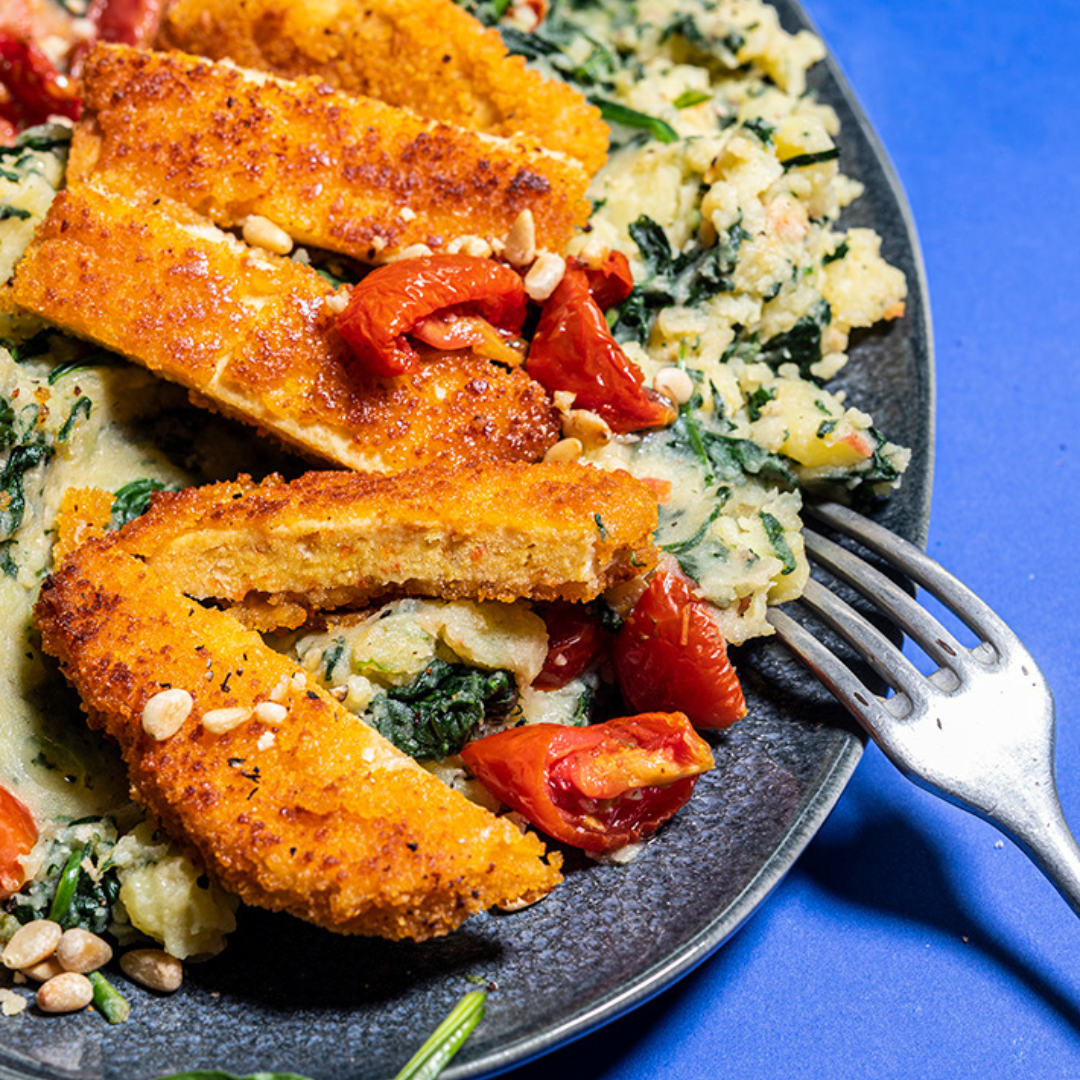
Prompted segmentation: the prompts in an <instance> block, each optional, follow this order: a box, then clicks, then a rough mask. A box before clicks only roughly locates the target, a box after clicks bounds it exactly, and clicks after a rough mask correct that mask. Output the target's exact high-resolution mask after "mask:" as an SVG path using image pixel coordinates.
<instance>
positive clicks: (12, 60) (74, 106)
mask: <svg viewBox="0 0 1080 1080" xmlns="http://www.w3.org/2000/svg"><path fill="white" fill-rule="evenodd" d="M0 85H2V86H3V87H4V89H6V90H7V94H8V96H7V99H6V100H0V124H2V125H3V127H4V130H5V131H7V132H11V131H12V129H14V131H19V130H20V129H22V128H24V127H31V126H33V125H34V124H43V123H44V122H45V121H46V120H48V119H49V117H50V116H53V115H60V116H66V117H68V118H70V119H72V120H77V119H78V117H79V112H80V110H81V107H82V105H81V102H80V100H79V96H78V94H77V92H76V90H75V84H74V83H73V82H72V81H71V80H70V79H69V78H68V77H67V76H66V75H61V74H60V73H59V72H58V71H57V70H56V68H55V67H53V64H52V61H51V60H50V59H49V58H48V57H47V56H46V55H45V54H44V53H43V52H42V51H41V50H40V49H39V48H38V47H37V46H36V45H35V44H34V43H33V42H32V41H30V39H29V38H23V37H17V36H15V35H14V34H11V33H9V32H7V31H4V30H0ZM0 97H2V95H0Z"/></svg>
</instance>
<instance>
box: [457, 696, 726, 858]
mask: <svg viewBox="0 0 1080 1080" xmlns="http://www.w3.org/2000/svg"><path fill="white" fill-rule="evenodd" d="M461 757H462V759H463V760H464V762H465V764H466V765H467V766H468V768H469V769H470V770H471V771H472V772H473V774H474V775H476V776H477V777H479V778H480V780H481V781H483V783H484V786H485V787H487V788H488V790H490V791H491V792H492V794H493V795H495V796H496V797H497V798H499V799H501V800H502V801H503V802H504V803H505V804H506V805H507V806H509V807H510V808H511V809H513V810H516V811H517V812H518V813H519V814H521V815H523V816H524V817H525V818H527V819H528V820H529V821H530V822H531V823H532V824H533V825H535V826H536V827H537V828H538V829H540V830H541V831H543V832H545V833H547V835H548V836H551V837H554V839H556V840H561V841H563V842H564V843H567V844H572V845H573V846H574V847H579V848H584V849H585V850H586V851H610V850H611V849H612V848H617V847H623V846H624V845H625V844H629V843H631V842H633V841H635V840H640V839H641V838H642V837H643V836H648V835H649V834H650V833H652V832H655V831H656V830H657V829H658V828H659V827H660V826H661V825H662V824H663V823H664V822H665V821H667V820H668V818H670V817H671V816H672V815H673V814H674V813H675V812H676V811H677V810H679V808H680V807H682V806H683V804H684V803H685V802H686V800H687V799H689V798H690V794H691V792H692V791H693V790H694V785H695V784H696V783H697V778H698V776H700V775H701V773H703V772H707V771H708V770H709V769H711V768H712V766H713V756H712V751H711V750H710V749H709V746H708V744H707V743H706V742H705V741H704V740H703V739H702V738H701V737H700V736H699V735H698V734H697V733H696V732H695V731H694V729H693V728H692V727H691V726H690V723H689V721H688V720H687V719H686V717H685V716H683V715H682V714H681V713H646V714H643V715H641V716H623V717H620V718H619V719H617V720H608V721H606V722H605V723H603V724H593V725H592V726H591V727H583V728H578V727H566V726H564V725H562V724H526V725H524V726H523V727H517V728H510V729H509V730H507V731H501V732H499V733H498V734H497V735H489V736H488V737H487V738H485V739H477V740H475V741H474V742H471V743H469V744H468V745H467V746H466V747H465V749H464V750H462V751H461Z"/></svg>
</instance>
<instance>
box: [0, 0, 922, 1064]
mask: <svg viewBox="0 0 1080 1080" xmlns="http://www.w3.org/2000/svg"><path fill="white" fill-rule="evenodd" d="M778 7H779V8H780V11H781V14H782V17H783V19H784V23H785V25H786V26H787V28H788V29H792V30H794V29H797V28H799V27H802V26H807V25H808V20H807V19H806V17H805V15H804V14H803V13H802V11H801V10H800V9H799V8H798V7H797V6H796V5H795V4H793V3H787V2H781V3H779V4H778ZM812 84H813V86H814V88H815V89H816V90H817V92H818V93H819V94H820V95H821V97H822V98H823V99H824V100H825V101H828V102H829V103H830V104H832V105H833V106H834V107H835V108H836V109H837V111H838V113H839V114H840V118H841V121H842V123H843V135H842V138H841V140H840V143H841V150H842V160H843V163H844V169H845V171H846V172H847V173H849V174H850V175H853V176H855V177H858V178H859V179H860V180H862V181H863V183H864V184H865V185H866V194H865V196H864V197H863V198H862V199H861V200H859V202H858V203H857V204H856V205H855V207H853V208H852V212H851V213H850V214H849V215H848V218H847V219H846V220H847V222H848V223H849V224H859V225H869V226H871V227H873V228H874V229H876V230H877V232H878V233H879V234H880V235H881V236H882V238H883V251H884V254H885V257H886V258H887V259H888V260H889V261H890V262H891V263H893V264H894V265H896V266H899V267H900V268H901V269H902V270H903V271H904V273H905V274H906V275H907V279H908V283H909V288H910V298H909V301H908V308H907V315H906V317H905V318H904V319H902V320H900V321H898V322H896V323H895V324H893V325H891V326H890V327H888V328H887V329H886V330H884V331H882V332H874V333H870V334H867V335H866V336H865V337H863V338H862V340H860V341H858V342H857V344H856V345H855V347H854V349H853V353H852V362H851V364H850V365H849V367H848V368H847V369H846V370H845V372H844V375H843V378H842V379H841V380H839V382H840V384H841V385H843V386H844V387H845V388H846V389H847V390H848V391H849V394H850V397H851V400H852V401H854V402H857V403H858V404H859V405H860V406H861V407H863V408H866V409H868V410H869V411H870V412H871V413H873V415H874V416H875V418H876V420H877V422H878V426H879V427H880V428H881V429H882V430H884V431H885V432H887V433H888V435H889V437H890V438H892V439H893V441H895V442H900V443H903V444H905V445H908V446H911V447H913V448H914V450H915V454H914V458H913V461H912V465H911V469H910V471H909V472H908V474H907V477H906V478H905V481H904V485H903V488H902V489H901V491H900V492H899V493H897V495H896V496H894V497H893V499H892V500H891V501H890V503H889V504H888V505H887V507H885V508H884V509H883V512H882V513H881V514H880V517H881V519H882V520H883V521H884V522H885V523H886V524H887V525H889V526H890V527H892V528H893V529H895V530H896V531H898V532H900V533H901V534H903V535H905V536H907V537H909V538H911V539H914V540H916V541H917V542H920V543H922V542H923V541H924V540H925V532H926V525H927V518H928V513H929V492H930V477H931V461H932V457H931V455H932V443H933V431H932V427H933V372H932V360H931V338H930V325H929V314H928V309H927V303H926V291H925V285H924V279H923V273H922V266H921V261H920V256H919V250H918V243H917V240H916V237H915V231H914V227H913V225H912V223H911V219H910V216H909V213H908V210H907V206H906V204H905V201H904V198H903V195H902V193H901V191H900V189H899V186H898V184H897V182H896V178H895V176H894V175H893V172H892V169H891V167H890V165H889V162H888V160H887V159H886V157H885V154H884V152H883V151H882V149H881V147H880V145H879V144H878V142H877V140H876V138H875V137H874V135H873V132H872V131H871V130H870V128H869V126H868V125H867V123H866V120H865V118H864V117H863V115H862V112H861V111H860V109H859V106H858V105H857V103H856V102H855V99H854V97H853V96H852V94H851V92H850V90H849V89H848V87H847V84H846V83H845V81H844V79H843V77H842V76H841V75H840V73H839V71H837V69H836V68H835V67H834V66H832V64H831V63H829V62H826V63H825V64H822V65H819V66H818V67H817V68H816V69H815V71H814V73H813V80H812ZM736 661H737V664H738V665H739V668H740V672H741V674H742V677H743V682H744V685H745V688H746V691H747V696H748V698H749V703H750V717H749V718H748V719H747V720H745V721H743V722H742V723H740V724H738V725H736V727H735V728H734V729H732V731H731V732H730V733H726V734H723V735H719V736H717V737H715V738H714V739H713V745H714V748H715V752H716V758H717V765H718V767H717V768H716V770H715V771H713V772H712V773H710V774H709V775H707V776H706V777H705V778H704V779H703V780H702V782H701V783H700V784H699V786H698V789H697V792H696V793H695V795H694V798H693V800H691V802H690V804H689V806H688V807H687V808H686V809H685V810H683V811H682V812H681V813H680V815H679V816H678V817H677V818H676V819H675V820H674V821H673V822H672V823H671V825H670V826H668V827H667V828H666V829H665V830H664V831H663V832H662V833H661V835H660V836H658V837H657V838H656V839H655V840H654V841H653V843H652V844H651V845H650V846H649V848H648V850H647V851H646V852H645V854H644V855H642V856H641V857H640V858H639V859H638V860H637V861H636V862H634V863H632V864H631V865H630V866H628V867H625V868H615V867H607V866H597V865H594V864H592V863H589V862H588V861H587V860H585V859H583V858H577V857H571V858H569V860H568V862H569V867H568V873H567V880H566V882H565V884H564V885H562V886H561V887H560V888H559V889H557V890H556V892H555V893H554V894H553V895H552V896H550V897H549V898H548V899H546V900H545V901H544V902H543V903H541V904H538V905H536V906H535V907H533V908H531V909H529V910H527V911H523V912H520V913H518V914H516V915H511V916H499V915H486V916H481V917H478V918H474V919H472V920H471V921H470V922H469V923H468V924H467V925H466V927H465V928H464V929H462V930H461V931H459V932H458V933H456V934H453V935H451V936H450V937H448V938H446V939H444V940H441V941H435V942H430V943H427V944H424V945H413V944H389V943H386V942H379V941H366V940H362V939H342V938H336V937H332V936H331V935H329V934H326V933H322V932H320V931H318V930H315V929H314V928H312V927H309V926H307V925H305V924H303V923H300V922H298V921H296V920H293V919H291V918H289V917H287V916H274V915H269V914H266V913H263V912H258V911H246V912H244V913H243V917H242V919H241V926H240V929H239V930H238V931H237V933H236V934H235V935H234V937H233V940H232V942H231V944H230V945H229V948H228V949H227V950H226V952H225V954H224V955H223V956H221V957H220V958H218V959H217V960H214V961H212V962H210V963H208V964H205V965H202V966H192V967H191V968H190V971H189V974H188V979H187V984H186V986H185V987H184V989H183V990H182V991H181V992H180V993H179V994H177V995H176V996H174V997H172V998H165V999H154V998H150V997H148V996H145V995H140V996H139V998H138V1000H137V1003H136V1006H135V1008H134V1009H133V1011H132V1016H131V1019H130V1020H129V1021H128V1022H127V1023H126V1024H124V1025H121V1026H118V1027H115V1028H111V1027H109V1026H107V1025H106V1024H105V1023H104V1022H103V1021H102V1020H101V1018H100V1017H99V1016H97V1015H95V1014H91V1013H83V1014H78V1015H73V1016H69V1017H58V1018H51V1019H49V1020H45V1019H43V1018H42V1017H40V1016H35V1015H34V1014H33V1012H32V1011H29V1012H27V1013H25V1014H23V1015H22V1016H21V1017H17V1018H10V1019H6V1020H3V1021H0V1076H3V1077H20V1078H22V1077H78V1078H80V1080H82V1078H86V1080H98V1078H108V1080H148V1078H151V1077H157V1076H161V1075H163V1074H166V1073H171V1072H176V1071H179V1070H181V1069H194V1068H203V1069H209V1068H220V1069H227V1070H229V1071H231V1072H234V1073H238V1074H241V1075H244V1074H248V1073H252V1072H255V1071H257V1070H267V1071H269V1070H279V1071H294V1072H299V1073H303V1074H305V1075H307V1076H311V1077H313V1078H316V1080H376V1078H384V1077H389V1076H393V1075H394V1073H395V1072H396V1071H397V1069H398V1068H399V1067H400V1066H401V1065H402V1063H403V1062H404V1061H405V1060H406V1059H407V1058H408V1057H409V1055H410V1054H411V1053H412V1051H413V1049H414V1048H415V1046H416V1044H417V1043H418V1041H419V1040H420V1038H421V1037H422V1036H423V1035H424V1034H426V1033H427V1032H429V1031H431V1030H432V1029H434V1028H435V1026H436V1025H437V1024H438V1023H439V1021H440V1020H441V1019H442V1018H443V1017H444V1016H445V1014H446V1013H447V1011H448V1010H449V1009H450V1008H451V1007H452V1005H453V1004H454V1002H455V1001H456V1000H457V999H458V998H459V997H460V996H461V995H462V994H463V993H464V992H466V991H467V990H470V989H473V988H474V984H475V981H476V980H478V979H479V980H483V981H484V982H490V983H491V984H493V985H496V986H497V987H498V989H497V990H496V991H495V992H494V993H492V994H491V995H490V996H489V999H488V1012H487V1018H486V1019H485V1020H484V1022H483V1024H482V1025H481V1026H480V1028H479V1029H478V1030H477V1031H476V1033H475V1034H474V1035H473V1036H472V1038H471V1039H470V1041H469V1042H468V1043H467V1044H466V1046H465V1048H464V1050H463V1051H462V1052H461V1054H460V1055H459V1056H458V1058H457V1059H456V1061H455V1063H454V1065H453V1067H452V1068H451V1069H450V1070H449V1071H448V1072H447V1073H446V1074H445V1075H446V1078H447V1080H453V1078H459V1080H460V1078H464V1077H479V1076H483V1075H490V1074H492V1073H495V1072H498V1071H501V1070H504V1069H507V1068H509V1067H511V1066H513V1065H516V1064H520V1063H522V1062H524V1061H526V1060H528V1059H529V1058H532V1057H535V1056H537V1055H539V1054H542V1053H544V1052H545V1051H548V1050H551V1049H553V1048H554V1047H556V1046H558V1045H559V1044H561V1043H563V1042H566V1041H568V1040H570V1039H572V1038H574V1037H576V1036H578V1035H581V1034H583V1033H585V1032H587V1031H589V1030H590V1029H592V1028H595V1027H597V1026H599V1025H600V1024H603V1023H604V1022H606V1021H608V1020H612V1019H614V1018H615V1017H616V1016H618V1015H620V1014H621V1013H624V1012H626V1011H627V1010H629V1009H631V1008H633V1007H634V1006H636V1005H639V1004H641V1003H642V1002H644V1001H645V1000H646V999H648V998H649V997H651V996H652V995H654V994H656V993H658V992H659V991H661V990H662V989H664V988H665V987H666V986H668V985H670V984H671V983H672V982H674V981H675V980H676V979H678V978H680V977H681V976H682V975H684V974H686V973H687V972H688V971H689V970H690V969H691V968H693V967H694V966H695V965H696V964H698V963H699V962H700V961H702V960H703V959H704V958H705V957H707V956H708V955H709V954H710V953H711V952H713V951H714V950H715V949H717V948H718V947H719V946H720V944H721V943H722V942H723V941H724V940H725V939H726V938H727V937H728V936H729V935H730V934H732V933H733V932H734V931H735V930H736V929H737V928H738V927H739V926H740V924H741V923H742V922H743V920H745V919H746V918H747V916H749V915H750V913H751V912H752V911H753V910H754V909H755V908H756V907H757V905H758V904H760V903H761V902H762V901H763V900H764V899H765V898H766V896H767V895H768V894H769V892H770V890H771V889H772V888H773V887H774V886H775V885H776V884H777V882H779V880H780V879H781V877H782V876H783V874H784V873H785V872H786V871H787V870H788V868H789V867H790V866H791V864H792V863H793V862H794V861H795V859H796V858H797V857H798V855H799V853H800V852H801V851H802V850H803V848H804V847H805V845H806V844H807V843H808V842H809V840H810V838H811V837H812V836H813V835H814V833H815V832H816V830H817V829H818V828H819V826H820V825H821V823H822V822H823V821H824V819H825V817H826V815H827V814H828V813H829V811H830V810H831V809H832V807H833V805H834V804H835V802H836V800H837V799H838V798H839V796H840V793H841V792H842V791H843V788H844V785H845V784H846V783H847V780H848V778H849V777H850V775H851V773H852V771H853V770H854V768H855V765H856V763H857V762H858V760H859V757H860V755H861V753H862V742H861V740H860V738H859V736H858V735H857V734H856V733H855V731H854V729H853V727H852V726H851V724H850V723H849V722H848V721H847V719H846V717H845V716H844V715H843V714H842V713H841V712H840V711H839V709H838V707H837V706H836V705H835V704H834V703H833V702H832V700H831V699H830V698H829V697H828V696H827V695H826V694H825V693H824V692H823V691H822V690H821V689H820V688H819V687H818V686H817V684H816V683H815V682H814V681H813V680H811V679H809V678H808V677H807V676H805V675H804V674H803V672H802V671H801V670H800V669H799V668H798V667H797V666H796V665H795V664H794V662H793V661H791V660H790V659H789V658H788V657H787V656H786V655H785V654H784V653H783V651H782V650H781V649H780V648H779V647H778V646H775V645H771V644H768V643H766V644H764V645H757V646H754V647H752V648H751V647H748V648H745V649H743V650H741V654H740V655H739V656H738V657H737V658H736Z"/></svg>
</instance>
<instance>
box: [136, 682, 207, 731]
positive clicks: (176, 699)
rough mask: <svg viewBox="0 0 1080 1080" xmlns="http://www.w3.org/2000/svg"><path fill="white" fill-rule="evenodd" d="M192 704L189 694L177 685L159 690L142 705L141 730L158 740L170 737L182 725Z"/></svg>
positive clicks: (188, 714)
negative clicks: (169, 688)
mask: <svg viewBox="0 0 1080 1080" xmlns="http://www.w3.org/2000/svg"><path fill="white" fill-rule="evenodd" d="M194 704H195V702H194V701H193V700H192V697H191V695H190V694H189V693H188V692H187V691H186V690H182V689H181V688H180V687H178V686H174V687H173V688H172V689H171V690H162V691H160V692H159V693H157V694H155V695H154V696H153V697H152V698H151V699H150V700H149V701H148V702H147V703H146V704H145V705H144V706H143V711H142V726H143V731H145V732H146V734H147V735H149V736H150V737H151V738H153V739H157V740H159V741H160V740H162V739H168V738H171V737H172V736H173V735H175V734H176V733H177V732H178V731H179V730H180V728H181V727H183V726H184V721H185V720H186V719H187V718H188V717H189V716H190V715H191V710H192V707H193V706H194Z"/></svg>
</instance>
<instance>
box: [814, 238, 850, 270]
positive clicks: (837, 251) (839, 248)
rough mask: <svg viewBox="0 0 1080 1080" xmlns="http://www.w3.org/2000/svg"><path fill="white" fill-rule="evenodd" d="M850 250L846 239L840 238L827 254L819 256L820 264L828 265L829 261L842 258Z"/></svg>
mask: <svg viewBox="0 0 1080 1080" xmlns="http://www.w3.org/2000/svg"><path fill="white" fill-rule="evenodd" d="M850 250H851V249H850V248H849V247H848V242H847V240H841V241H840V243H839V244H837V245H836V247H834V248H833V249H832V251H830V252H829V254H828V255H823V256H822V257H821V265H822V266H828V265H829V263H831V262H836V261H837V259H842V258H843V257H844V256H845V255H847V253H848V252H849V251H850Z"/></svg>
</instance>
